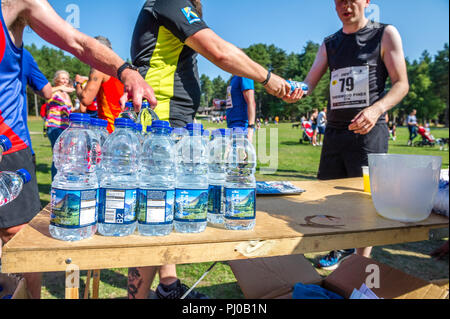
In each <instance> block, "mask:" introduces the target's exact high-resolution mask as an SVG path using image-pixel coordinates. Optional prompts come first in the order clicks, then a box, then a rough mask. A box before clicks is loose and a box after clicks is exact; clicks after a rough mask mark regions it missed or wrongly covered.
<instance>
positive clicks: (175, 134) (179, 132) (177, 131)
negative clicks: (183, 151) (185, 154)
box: [172, 127, 189, 144]
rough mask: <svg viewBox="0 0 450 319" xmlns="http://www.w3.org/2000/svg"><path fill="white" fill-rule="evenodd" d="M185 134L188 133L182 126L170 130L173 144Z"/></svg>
mask: <svg viewBox="0 0 450 319" xmlns="http://www.w3.org/2000/svg"><path fill="white" fill-rule="evenodd" d="M187 135H189V132H188V130H187V129H185V128H184V127H178V128H174V129H173V130H172V140H173V142H174V143H175V144H178V142H179V141H181V139H182V138H183V137H185V136H187Z"/></svg>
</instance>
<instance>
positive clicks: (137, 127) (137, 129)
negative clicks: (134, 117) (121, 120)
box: [134, 123, 144, 146]
mask: <svg viewBox="0 0 450 319" xmlns="http://www.w3.org/2000/svg"><path fill="white" fill-rule="evenodd" d="M134 129H135V132H136V136H137V137H138V139H139V143H141V146H142V145H144V132H143V128H142V124H140V123H136V124H135V126H134Z"/></svg>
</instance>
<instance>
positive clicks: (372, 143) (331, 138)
mask: <svg viewBox="0 0 450 319" xmlns="http://www.w3.org/2000/svg"><path fill="white" fill-rule="evenodd" d="M388 148H389V130H388V127H387V124H384V123H383V124H377V125H375V127H374V128H373V129H372V130H371V131H370V132H369V134H367V135H359V134H355V133H353V132H351V131H349V130H346V129H335V128H332V127H327V128H326V130H325V136H324V141H323V148H322V155H321V158H320V165H319V173H318V175H317V178H318V179H320V180H330V179H341V178H351V177H362V176H363V174H362V168H361V167H362V166H368V164H369V157H368V155H369V154H379V153H387V152H388Z"/></svg>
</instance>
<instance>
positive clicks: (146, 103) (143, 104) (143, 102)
mask: <svg viewBox="0 0 450 319" xmlns="http://www.w3.org/2000/svg"><path fill="white" fill-rule="evenodd" d="M141 108H142V109H148V108H150V103H148V101H147V100H145V99H144V100H142V106H141Z"/></svg>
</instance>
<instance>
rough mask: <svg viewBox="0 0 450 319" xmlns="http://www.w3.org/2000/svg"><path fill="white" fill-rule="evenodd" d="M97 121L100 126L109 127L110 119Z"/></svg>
mask: <svg viewBox="0 0 450 319" xmlns="http://www.w3.org/2000/svg"><path fill="white" fill-rule="evenodd" d="M97 123H98V126H101V127H108V121H107V120H102V119H97Z"/></svg>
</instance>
